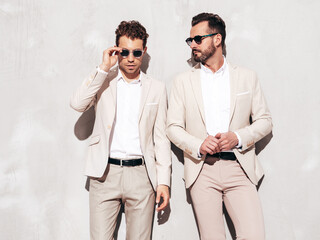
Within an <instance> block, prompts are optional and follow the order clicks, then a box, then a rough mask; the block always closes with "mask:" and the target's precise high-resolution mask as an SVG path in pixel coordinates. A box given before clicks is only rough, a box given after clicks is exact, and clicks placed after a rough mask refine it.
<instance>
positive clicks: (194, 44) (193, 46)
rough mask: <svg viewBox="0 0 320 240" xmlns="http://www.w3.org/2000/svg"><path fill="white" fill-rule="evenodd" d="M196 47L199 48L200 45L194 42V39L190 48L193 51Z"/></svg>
mask: <svg viewBox="0 0 320 240" xmlns="http://www.w3.org/2000/svg"><path fill="white" fill-rule="evenodd" d="M196 46H198V44H197V43H196V42H195V41H194V39H193V40H192V42H191V44H190V48H191V49H193V48H195V47H196Z"/></svg>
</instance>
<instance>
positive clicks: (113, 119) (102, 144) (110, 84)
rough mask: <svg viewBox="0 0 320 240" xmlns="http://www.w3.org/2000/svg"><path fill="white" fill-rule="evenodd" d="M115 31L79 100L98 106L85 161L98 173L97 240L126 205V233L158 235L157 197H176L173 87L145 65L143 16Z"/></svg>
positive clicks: (162, 201) (77, 105)
mask: <svg viewBox="0 0 320 240" xmlns="http://www.w3.org/2000/svg"><path fill="white" fill-rule="evenodd" d="M115 33H116V46H114V47H110V48H108V49H106V50H105V51H104V52H103V58H102V63H101V64H100V65H99V67H97V68H96V69H95V70H94V72H93V74H92V75H90V76H89V78H88V79H86V80H85V81H84V82H83V83H82V85H81V86H80V87H79V88H78V89H77V91H76V92H75V93H74V95H73V97H72V99H71V107H72V108H74V109H75V110H77V111H79V112H84V111H86V110H88V109H89V108H90V107H91V106H92V105H94V107H95V112H96V117H95V123H94V128H93V132H92V136H91V138H90V141H89V147H88V155H87V160H86V167H85V174H86V175H87V176H89V177H90V189H89V200H90V235H91V239H94V240H100V239H101V240H102V239H103V240H109V239H110V240H111V239H113V235H114V231H115V227H116V221H117V216H118V214H119V211H120V207H121V204H123V205H124V212H125V218H126V228H127V230H126V239H128V240H130V239H131V240H138V239H139V240H150V237H151V228H152V222H153V214H154V207H155V203H157V204H158V207H157V211H162V210H164V209H165V208H166V207H167V205H168V203H169V186H170V177H171V151H170V142H169V140H168V139H167V137H166V134H165V124H166V114H167V94H166V88H165V85H164V83H162V82H160V81H157V80H154V79H152V78H150V77H148V76H147V75H145V74H144V73H143V72H142V71H141V69H140V67H141V64H142V59H143V57H144V55H145V53H146V50H147V47H146V43H147V38H148V34H147V32H146V29H145V28H144V27H143V26H142V25H141V24H140V23H139V22H137V21H128V22H127V21H123V22H121V23H120V25H119V26H118V28H117V30H116V32H115ZM116 63H118V66H117V67H114V66H115V65H116ZM155 193H156V194H155Z"/></svg>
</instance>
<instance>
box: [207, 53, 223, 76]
mask: <svg viewBox="0 0 320 240" xmlns="http://www.w3.org/2000/svg"><path fill="white" fill-rule="evenodd" d="M223 63H224V58H223V55H222V52H220V51H217V52H216V53H215V54H213V55H212V56H211V57H210V58H209V59H208V60H207V61H206V62H205V63H202V64H203V65H204V66H205V67H207V68H209V69H210V70H211V71H212V72H213V73H215V72H216V71H218V70H219V69H220V68H221V67H222V65H223Z"/></svg>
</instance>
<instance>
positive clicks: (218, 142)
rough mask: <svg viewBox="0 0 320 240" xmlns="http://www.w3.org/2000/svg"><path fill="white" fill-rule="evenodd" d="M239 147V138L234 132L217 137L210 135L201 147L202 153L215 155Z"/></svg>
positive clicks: (218, 134) (219, 134)
mask: <svg viewBox="0 0 320 240" xmlns="http://www.w3.org/2000/svg"><path fill="white" fill-rule="evenodd" d="M237 145H238V138H237V135H236V134H235V133H234V132H226V133H217V134H216V135H215V136H211V135H209V136H208V137H207V138H206V139H205V140H204V141H203V143H202V144H201V146H200V153H201V154H202V155H205V154H211V155H212V154H215V153H218V152H223V151H228V150H231V149H233V148H234V147H235V146H237Z"/></svg>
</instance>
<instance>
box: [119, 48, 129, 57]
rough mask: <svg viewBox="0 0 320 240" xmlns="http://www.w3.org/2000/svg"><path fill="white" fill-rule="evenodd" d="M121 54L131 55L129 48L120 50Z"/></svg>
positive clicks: (123, 55)
mask: <svg viewBox="0 0 320 240" xmlns="http://www.w3.org/2000/svg"><path fill="white" fill-rule="evenodd" d="M120 55H121V56H122V57H128V56H129V50H127V49H122V51H121V52H120Z"/></svg>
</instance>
